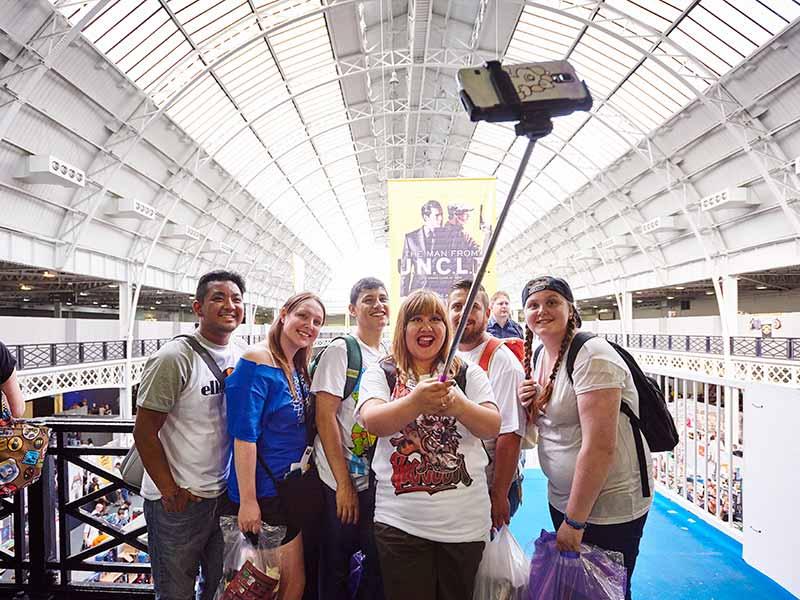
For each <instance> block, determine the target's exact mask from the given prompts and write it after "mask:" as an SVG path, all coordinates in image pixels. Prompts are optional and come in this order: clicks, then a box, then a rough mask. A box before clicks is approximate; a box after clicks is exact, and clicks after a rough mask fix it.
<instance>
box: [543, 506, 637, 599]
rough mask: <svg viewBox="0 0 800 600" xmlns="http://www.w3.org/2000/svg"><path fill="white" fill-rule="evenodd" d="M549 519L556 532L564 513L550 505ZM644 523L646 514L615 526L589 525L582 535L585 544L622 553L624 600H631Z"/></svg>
mask: <svg viewBox="0 0 800 600" xmlns="http://www.w3.org/2000/svg"><path fill="white" fill-rule="evenodd" d="M550 518H551V519H552V521H553V527H555V530H556V531H558V528H559V527H561V523H562V522H563V521H564V513H562V512H561V511H559V510H558V509H556V508H555V507H554V506H553V505H552V504H551V505H550ZM645 521H647V513H645V514H644V515H642V516H641V517H639V518H638V519H634V520H633V521H627V522H625V523H618V524H616V525H592V524H589V526H588V527H587V528H586V531H585V533H584V534H583V541H584V542H586V543H587V544H594V545H595V546H599V547H600V548H603V549H604V550H614V551H616V552H621V553H622V556H623V559H624V561H625V570H626V571H627V572H628V581H627V585H626V589H625V599H626V600H631V577H633V569H634V568H635V567H636V557H637V556H639V542H641V541H642V531H643V530H644V523H645Z"/></svg>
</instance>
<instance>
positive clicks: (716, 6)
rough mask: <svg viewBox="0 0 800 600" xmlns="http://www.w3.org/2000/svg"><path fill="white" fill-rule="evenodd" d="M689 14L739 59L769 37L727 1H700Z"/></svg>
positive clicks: (767, 33) (747, 54)
mask: <svg viewBox="0 0 800 600" xmlns="http://www.w3.org/2000/svg"><path fill="white" fill-rule="evenodd" d="M689 16H690V17H691V18H693V19H695V20H696V21H697V22H698V23H699V24H701V25H702V26H703V27H705V28H706V29H708V30H709V31H711V32H713V34H714V36H715V37H716V38H717V39H719V41H720V42H721V43H724V44H725V45H726V46H728V47H729V48H730V49H731V50H732V51H734V52H736V53H737V54H738V55H739V56H740V60H741V59H743V58H744V57H745V56H749V55H750V53H751V52H753V50H755V49H756V48H758V47H759V46H760V45H761V44H763V43H764V42H766V41H767V40H768V39H769V38H770V37H771V35H770V33H769V32H768V31H765V30H764V29H762V28H761V27H757V26H756V25H755V24H754V23H753V22H752V21H750V20H748V19H746V18H745V16H744V15H743V14H742V13H741V12H739V11H737V10H736V9H734V8H733V7H732V6H731V5H730V4H729V3H727V2H722V1H720V0H718V1H717V2H709V1H706V2H704V3H702V4H701V5H700V6H698V7H697V8H695V9H694V10H693V11H692V12H691V13H690V14H689ZM734 64H736V63H734Z"/></svg>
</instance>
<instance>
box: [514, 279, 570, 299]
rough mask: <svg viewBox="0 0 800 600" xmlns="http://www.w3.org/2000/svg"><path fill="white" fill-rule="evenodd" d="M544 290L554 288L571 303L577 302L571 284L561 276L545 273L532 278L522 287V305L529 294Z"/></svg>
mask: <svg viewBox="0 0 800 600" xmlns="http://www.w3.org/2000/svg"><path fill="white" fill-rule="evenodd" d="M542 290H552V291H554V292H556V293H558V294H561V295H562V296H564V298H566V299H567V301H568V302H569V303H570V304H575V297H574V296H573V295H572V289H571V288H570V287H569V284H568V283H567V282H566V281H564V280H563V279H561V278H560V277H550V276H549V275H545V276H543V277H536V278H534V279H531V280H530V281H529V282H528V283H526V284H525V287H524V288H522V306H525V303H526V302H527V301H528V296H530V295H531V294H535V293H536V292H541V291H542Z"/></svg>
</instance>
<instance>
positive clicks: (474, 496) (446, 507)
mask: <svg viewBox="0 0 800 600" xmlns="http://www.w3.org/2000/svg"><path fill="white" fill-rule="evenodd" d="M466 379H467V381H466V388H467V389H466V396H467V398H469V400H470V401H472V402H475V403H476V404H483V403H486V402H490V403H492V404H494V394H493V393H492V388H491V386H490V384H489V380H488V378H487V377H486V374H485V373H484V372H483V371H482V370H481V369H480V367H478V366H476V365H468V368H467V376H466ZM413 387H414V382H413V381H410V382H409V384H408V389H409V390H410V389H413ZM400 388H401V386H400V385H398V386H397V389H398V391H401V390H400ZM401 393H402V391H401ZM372 398H377V399H379V400H383V401H384V402H394V401H399V400H393V399H392V392H391V390H390V389H389V385H388V384H387V382H386V376H385V374H384V372H383V370H382V369H381V367H380V365H378V364H375V365H372V366H370V367H369V368H368V369H367V370H366V372H365V373H364V375H363V376H362V378H361V393H360V395H359V399H358V404H357V406H356V419H358V420H359V422H361V423H362V424H363V421H361V420H360V414H359V410H360V409H361V407H362V406H363V405H364V403H365V402H366V401H367V400H369V399H372ZM487 463H488V457H487V456H486V451H485V450H484V448H483V444H482V443H481V440H480V439H479V438H477V437H475V436H474V435H472V433H470V432H469V430H468V429H467V428H466V427H464V426H463V425H462V424H461V423H460V422H458V421H457V420H456V419H455V418H454V417H440V416H429V415H420V416H419V417H417V419H416V420H415V421H414V422H413V423H409V424H408V425H407V426H406V427H404V428H403V431H402V432H400V431H398V432H396V433H394V434H392V435H389V436H386V437H381V438H378V444H377V446H376V450H375V458H374V459H373V461H372V469H373V471H374V472H375V478H376V479H377V489H376V498H375V519H374V520H375V522H378V523H384V524H385V525H390V526H392V527H396V528H398V529H400V530H402V531H405V532H406V533H409V534H411V535H415V536H418V537H421V538H424V539H427V540H432V541H435V542H446V543H459V542H477V541H484V540H486V539H487V536H488V532H489V529H490V528H491V526H492V522H491V517H490V504H489V490H488V487H487V484H486V464H487Z"/></svg>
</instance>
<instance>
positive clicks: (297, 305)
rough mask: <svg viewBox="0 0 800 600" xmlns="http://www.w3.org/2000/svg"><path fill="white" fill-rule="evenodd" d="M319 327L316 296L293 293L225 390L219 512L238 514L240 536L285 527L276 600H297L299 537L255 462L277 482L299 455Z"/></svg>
mask: <svg viewBox="0 0 800 600" xmlns="http://www.w3.org/2000/svg"><path fill="white" fill-rule="evenodd" d="M324 323H325V306H324V305H323V304H322V301H321V300H320V299H319V298H318V297H317V296H315V295H314V294H311V293H309V292H304V293H301V294H297V295H295V296H292V297H291V298H289V299H288V300H287V301H286V302H285V304H284V305H283V307H282V308H281V309H280V313H279V314H278V318H276V319H275V321H274V322H273V323H272V325H271V326H270V329H269V334H268V336H267V340H266V343H264V342H261V343H258V344H255V345H253V346H250V347H249V348H248V349H247V351H246V352H245V353H244V355H243V356H242V358H241V360H240V361H239V362H238V364H237V365H236V369H235V370H234V371H233V373H232V374H231V376H230V377H229V378H228V380H227V383H226V386H225V396H226V399H227V404H228V430H229V431H230V435H231V437H233V439H234V446H233V465H234V468H232V469H231V470H230V475H229V478H228V502H227V506H226V507H225V511H224V512H225V513H227V514H235V515H238V522H239V529H240V530H241V531H243V532H253V533H258V532H259V531H261V522H262V521H264V522H266V523H269V524H270V525H286V536H285V537H284V539H283V543H282V545H281V548H280V571H281V585H280V598H281V599H282V600H283V599H286V600H298V599H299V598H301V597H302V596H303V590H304V588H305V566H304V559H303V535H302V532H301V530H300V528H299V526H298V524H297V523H292V522H291V521H290V519H289V518H288V515H287V514H286V511H285V510H284V507H283V506H282V504H281V498H280V497H279V496H278V492H277V490H276V488H275V485H274V484H273V482H272V479H271V478H270V476H269V474H268V473H267V472H266V470H265V469H264V467H263V465H262V464H261V462H260V461H263V462H264V463H266V465H267V466H268V467H269V469H270V471H271V472H272V474H273V476H274V477H275V478H276V480H278V481H280V480H282V479H283V478H284V476H285V475H286V474H287V473H288V472H289V468H290V466H291V464H292V463H296V462H299V461H300V459H301V457H302V455H303V452H304V450H305V448H306V444H307V441H308V431H307V426H308V423H306V409H307V404H306V402H307V398H308V393H309V384H310V381H309V376H308V363H309V360H310V358H311V352H312V349H313V347H314V342H315V341H316V339H317V336H318V335H319V331H320V329H321V328H322V325H323V324H324ZM307 476H312V475H307ZM313 476H315V477H316V475H315V474H314V475H313Z"/></svg>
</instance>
